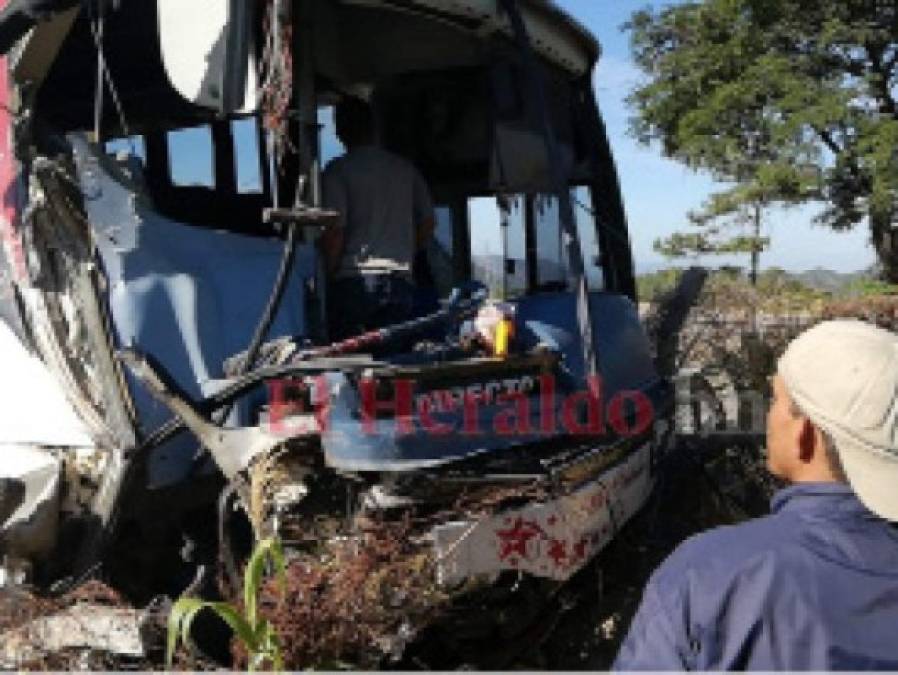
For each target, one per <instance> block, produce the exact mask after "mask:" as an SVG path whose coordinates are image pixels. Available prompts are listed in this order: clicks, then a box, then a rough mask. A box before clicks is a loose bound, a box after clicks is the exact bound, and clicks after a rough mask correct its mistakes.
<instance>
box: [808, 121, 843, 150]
mask: <svg viewBox="0 0 898 675" xmlns="http://www.w3.org/2000/svg"><path fill="white" fill-rule="evenodd" d="M811 128H812V129H813V130H814V133H816V134H817V135H818V136H819V137H820V140H821V141H823V144H824V145H825V146H826V147H827V148H829V151H830V152H831V153H833V154H834V155H841V154H842V148H840V147H839V144H838V143H836V141H835V139H834V138H833V136H832V134H831V133H830V132H829V131H827V130H826V129H824V128H822V127H819V126H817V125H816V124H812V125H811Z"/></svg>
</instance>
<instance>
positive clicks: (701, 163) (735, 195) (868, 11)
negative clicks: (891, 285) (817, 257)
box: [629, 0, 898, 282]
mask: <svg viewBox="0 0 898 675" xmlns="http://www.w3.org/2000/svg"><path fill="white" fill-rule="evenodd" d="M896 5H898V3H896V2H895V0H888V1H885V0H878V1H877V0H703V1H701V2H697V1H696V2H688V3H685V4H681V5H675V6H672V7H668V8H665V9H662V10H659V11H652V10H643V11H640V12H637V13H635V14H634V15H633V17H632V19H631V21H630V23H629V28H630V29H631V31H632V33H631V39H632V47H633V54H634V58H635V60H636V62H637V64H638V65H639V66H640V67H641V68H642V69H643V71H644V72H645V73H646V74H647V75H648V80H647V82H646V83H645V84H644V85H642V86H640V87H638V88H637V89H636V90H635V91H634V92H633V94H632V95H631V97H630V103H631V105H632V107H633V109H634V112H635V116H634V117H633V119H632V125H631V126H632V130H633V132H634V133H635V135H636V136H637V137H638V138H639V139H640V140H642V141H644V142H646V143H651V142H655V141H657V142H660V144H661V147H662V149H663V151H664V153H665V154H666V155H667V156H669V157H673V158H675V159H678V160H680V161H682V162H684V163H686V164H687V165H689V166H690V167H693V168H695V169H703V170H708V171H710V172H711V173H712V174H713V175H714V177H715V178H717V179H718V180H721V181H726V182H729V183H730V184H731V185H732V188H731V189H730V190H727V191H725V192H723V193H720V194H719V195H716V196H715V198H716V199H718V200H722V201H721V203H724V202H725V203H727V204H728V205H729V206H734V207H736V208H739V207H740V206H742V205H748V204H750V203H751V202H752V201H758V200H759V199H760V200H761V201H762V202H763V203H765V204H775V203H786V204H795V203H801V202H808V201H815V200H816V201H820V202H821V203H823V204H824V205H825V208H824V209H823V211H822V212H821V214H820V216H819V217H818V219H819V221H820V222H821V223H822V224H825V225H829V226H831V227H833V228H836V229H847V228H851V227H854V226H856V225H858V224H859V223H866V224H867V226H868V227H869V228H870V237H871V242H872V244H873V246H874V248H875V250H876V253H877V255H878V257H879V261H880V263H881V266H882V269H883V273H884V274H885V276H886V277H887V278H888V279H889V280H890V281H893V282H895V281H898V235H896V231H895V229H894V228H895V226H896V225H898V104H896V66H898V6H896ZM822 262H825V261H822Z"/></svg>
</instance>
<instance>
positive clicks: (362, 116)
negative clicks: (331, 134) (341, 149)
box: [335, 97, 374, 147]
mask: <svg viewBox="0 0 898 675" xmlns="http://www.w3.org/2000/svg"><path fill="white" fill-rule="evenodd" d="M335 122H336V125H337V136H338V137H339V138H340V140H341V141H342V142H343V145H345V146H347V147H352V146H354V145H360V144H364V143H370V142H371V141H373V140H374V113H373V112H372V110H371V106H369V105H368V104H367V103H365V101H363V100H361V99H358V98H352V97H347V98H344V99H343V100H342V101H340V102H339V103H338V104H337V110H336V115H335Z"/></svg>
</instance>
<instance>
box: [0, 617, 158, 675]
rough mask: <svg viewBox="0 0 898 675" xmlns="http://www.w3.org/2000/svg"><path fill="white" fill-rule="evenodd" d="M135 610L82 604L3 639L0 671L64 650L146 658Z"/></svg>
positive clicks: (16, 631) (0, 638)
mask: <svg viewBox="0 0 898 675" xmlns="http://www.w3.org/2000/svg"><path fill="white" fill-rule="evenodd" d="M140 616H141V615H140V612H139V610H136V609H128V608H120V607H106V606H104V605H93V604H80V605H75V606H74V607H70V608H69V609H66V610H64V611H62V612H60V613H59V614H54V615H52V616H47V617H43V618H40V619H36V620H34V621H32V622H31V623H29V624H26V625H25V626H22V627H21V628H17V629H15V630H11V631H8V632H6V633H4V634H3V635H0V668H3V669H5V670H7V669H14V668H18V667H20V666H21V665H22V664H24V663H28V662H33V661H35V660H37V659H40V658H42V657H44V656H46V655H48V654H53V653H56V652H60V651H62V650H64V649H92V650H100V651H105V652H109V653H112V654H116V655H120V656H128V657H134V658H141V657H143V656H144V648H143V642H142V641H141V637H140Z"/></svg>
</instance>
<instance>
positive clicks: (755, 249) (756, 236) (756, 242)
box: [751, 204, 761, 288]
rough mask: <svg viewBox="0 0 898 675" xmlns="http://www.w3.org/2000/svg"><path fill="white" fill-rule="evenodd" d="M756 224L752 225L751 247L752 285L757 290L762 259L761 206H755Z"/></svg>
mask: <svg viewBox="0 0 898 675" xmlns="http://www.w3.org/2000/svg"><path fill="white" fill-rule="evenodd" d="M754 211H755V212H754V222H753V223H752V226H753V231H752V245H751V285H752V288H755V287H756V286H757V285H758V266H759V264H760V258H761V205H760V204H755V205H754Z"/></svg>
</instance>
